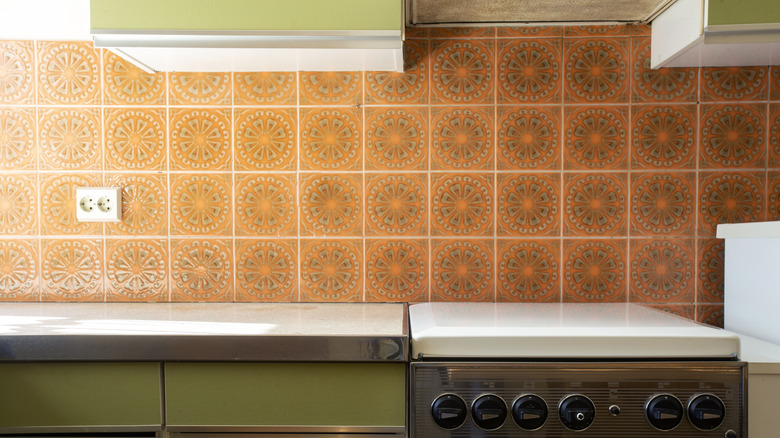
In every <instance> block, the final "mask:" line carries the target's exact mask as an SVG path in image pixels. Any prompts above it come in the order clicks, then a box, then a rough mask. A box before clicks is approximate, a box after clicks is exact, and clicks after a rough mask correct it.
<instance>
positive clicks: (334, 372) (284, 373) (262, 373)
mask: <svg viewBox="0 0 780 438" xmlns="http://www.w3.org/2000/svg"><path fill="white" fill-rule="evenodd" d="M405 388H406V366H405V364H402V363H389V364H388V363H360V364H353V363H166V364H165V400H166V417H167V418H166V422H167V424H168V426H172V427H175V426H401V427H403V426H404V424H405V418H406V417H405V412H406V389H405Z"/></svg>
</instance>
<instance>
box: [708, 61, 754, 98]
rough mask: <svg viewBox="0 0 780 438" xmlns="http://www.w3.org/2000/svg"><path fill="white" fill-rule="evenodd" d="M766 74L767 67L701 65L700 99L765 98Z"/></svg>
mask: <svg viewBox="0 0 780 438" xmlns="http://www.w3.org/2000/svg"><path fill="white" fill-rule="evenodd" d="M768 76H769V68H768V67H703V68H702V69H701V101H702V102H722V101H737V100H739V101H755V100H766V98H767V77H768Z"/></svg>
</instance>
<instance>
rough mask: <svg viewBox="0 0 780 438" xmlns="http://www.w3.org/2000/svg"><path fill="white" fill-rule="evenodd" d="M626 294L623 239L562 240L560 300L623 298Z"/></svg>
mask: <svg viewBox="0 0 780 438" xmlns="http://www.w3.org/2000/svg"><path fill="white" fill-rule="evenodd" d="M625 297H626V241H625V240H620V239H611V240H606V239H588V240H568V239H566V240H564V241H563V301H564V302H586V303H601V302H623V301H625Z"/></svg>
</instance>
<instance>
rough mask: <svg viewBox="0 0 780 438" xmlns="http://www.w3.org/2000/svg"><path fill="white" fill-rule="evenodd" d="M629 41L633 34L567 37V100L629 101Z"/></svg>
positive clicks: (584, 101)
mask: <svg viewBox="0 0 780 438" xmlns="http://www.w3.org/2000/svg"><path fill="white" fill-rule="evenodd" d="M629 45H630V39H629V38H575V39H565V40H564V52H563V53H564V56H563V59H564V62H565V66H564V70H565V72H566V76H565V81H564V92H563V97H564V102H566V103H584V104H587V103H624V102H628V96H629V87H628V84H629V79H630V76H629V66H630V59H629Z"/></svg>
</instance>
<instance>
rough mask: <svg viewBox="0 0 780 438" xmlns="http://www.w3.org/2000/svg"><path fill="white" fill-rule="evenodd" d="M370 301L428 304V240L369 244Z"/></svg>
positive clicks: (368, 293) (379, 241)
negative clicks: (424, 302)
mask: <svg viewBox="0 0 780 438" xmlns="http://www.w3.org/2000/svg"><path fill="white" fill-rule="evenodd" d="M366 248H367V249H366V301H370V302H377V301H379V302H415V301H427V300H428V293H429V288H428V266H429V264H428V244H427V241H425V240H406V239H404V240H399V239H376V240H373V239H372V240H366Z"/></svg>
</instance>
